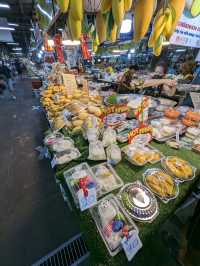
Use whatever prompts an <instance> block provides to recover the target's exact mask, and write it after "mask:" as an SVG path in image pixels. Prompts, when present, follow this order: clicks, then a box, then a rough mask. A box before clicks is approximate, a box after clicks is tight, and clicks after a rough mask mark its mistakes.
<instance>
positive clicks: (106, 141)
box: [102, 127, 117, 147]
mask: <svg viewBox="0 0 200 266" xmlns="http://www.w3.org/2000/svg"><path fill="white" fill-rule="evenodd" d="M116 139H117V134H116V131H115V130H114V129H112V128H110V127H108V128H106V129H105V131H104V133H103V140H102V142H103V146H104V147H108V146H109V145H111V144H113V143H116V142H117V140H116Z"/></svg>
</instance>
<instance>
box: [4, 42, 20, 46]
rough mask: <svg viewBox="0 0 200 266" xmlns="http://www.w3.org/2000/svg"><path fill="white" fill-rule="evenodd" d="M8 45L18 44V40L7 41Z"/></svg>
mask: <svg viewBox="0 0 200 266" xmlns="http://www.w3.org/2000/svg"><path fill="white" fill-rule="evenodd" d="M7 44H8V45H19V43H18V42H7Z"/></svg>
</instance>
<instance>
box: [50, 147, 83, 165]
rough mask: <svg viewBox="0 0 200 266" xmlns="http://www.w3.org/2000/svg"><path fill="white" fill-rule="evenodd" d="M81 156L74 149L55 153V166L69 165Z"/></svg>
mask: <svg viewBox="0 0 200 266" xmlns="http://www.w3.org/2000/svg"><path fill="white" fill-rule="evenodd" d="M80 156H81V154H80V152H79V150H78V149H76V148H72V149H68V150H65V151H62V152H59V153H57V154H56V155H55V156H54V159H55V161H56V164H57V165H60V164H65V163H69V162H71V161H72V160H75V159H77V158H79V157H80Z"/></svg>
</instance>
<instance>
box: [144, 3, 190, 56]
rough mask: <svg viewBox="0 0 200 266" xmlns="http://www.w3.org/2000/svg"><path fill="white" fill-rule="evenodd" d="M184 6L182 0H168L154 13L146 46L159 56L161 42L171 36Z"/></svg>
mask: <svg viewBox="0 0 200 266" xmlns="http://www.w3.org/2000/svg"><path fill="white" fill-rule="evenodd" d="M184 7H185V1H184V0H181V1H180V0H169V1H168V3H167V4H166V5H164V6H163V7H162V8H161V9H160V10H159V11H158V12H157V14H156V16H155V18H154V22H153V29H152V32H151V36H150V38H149V42H148V46H149V47H150V48H153V53H154V55H156V56H159V55H160V54H161V51H162V46H163V42H164V41H166V40H169V39H170V37H171V36H172V34H173V32H174V30H175V28H176V26H177V23H178V21H179V19H180V17H181V15H182V13H183V10H184Z"/></svg>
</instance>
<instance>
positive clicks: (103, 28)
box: [96, 12, 107, 43]
mask: <svg viewBox="0 0 200 266" xmlns="http://www.w3.org/2000/svg"><path fill="white" fill-rule="evenodd" d="M96 29H97V35H98V37H99V43H103V42H105V41H106V37H107V19H106V17H105V15H103V14H102V13H101V12H98V13H97V14H96Z"/></svg>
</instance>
